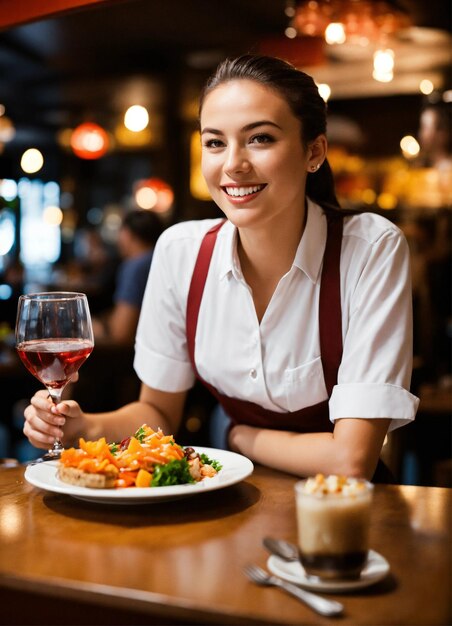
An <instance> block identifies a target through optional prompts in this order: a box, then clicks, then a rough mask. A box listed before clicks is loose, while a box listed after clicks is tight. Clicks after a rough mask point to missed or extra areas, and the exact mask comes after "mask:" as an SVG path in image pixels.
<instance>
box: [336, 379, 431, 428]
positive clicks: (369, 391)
mask: <svg viewBox="0 0 452 626" xmlns="http://www.w3.org/2000/svg"><path fill="white" fill-rule="evenodd" d="M418 405H419V399H418V398H416V396H414V395H413V394H412V393H410V392H409V391H407V390H406V389H403V387H398V386H396V385H389V384H386V385H384V384H383V385H379V384H366V383H356V384H342V385H336V386H335V387H334V389H333V393H332V394H331V398H330V402H329V407H330V415H331V416H332V417H333V420H332V421H334V420H336V419H340V418H350V417H359V418H362V417H365V418H367V419H371V418H389V417H390V418H392V419H391V423H390V426H389V430H390V431H391V430H394V429H396V428H398V427H399V426H404V425H405V424H407V423H408V422H411V421H413V420H414V417H415V415H416V411H417V407H418Z"/></svg>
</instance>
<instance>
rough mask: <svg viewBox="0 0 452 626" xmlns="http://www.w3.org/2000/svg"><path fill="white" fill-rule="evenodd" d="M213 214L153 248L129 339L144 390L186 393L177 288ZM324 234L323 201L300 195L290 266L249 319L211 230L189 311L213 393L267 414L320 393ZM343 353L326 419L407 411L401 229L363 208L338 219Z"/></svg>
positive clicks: (226, 238) (231, 245)
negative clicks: (203, 272)
mask: <svg viewBox="0 0 452 626" xmlns="http://www.w3.org/2000/svg"><path fill="white" fill-rule="evenodd" d="M217 222H218V220H200V221H192V222H184V223H180V224H176V225H175V226H172V227H171V228H169V229H167V230H166V231H165V232H164V233H163V235H162V236H161V237H160V240H159V241H158V243H157V246H156V248H155V251H154V257H153V262H152V266H151V272H150V276H149V280H148V284H147V287H146V292H145V296H144V301H143V305H142V310H141V316H140V322H139V325H138V331H137V337H136V346H135V348H136V355H135V369H136V372H137V374H138V376H139V377H140V379H141V380H142V381H143V382H144V383H145V384H147V385H148V386H150V387H152V388H155V389H159V390H162V391H170V392H177V391H183V390H187V389H189V388H190V387H191V386H192V385H193V383H194V373H193V369H192V366H191V364H190V360H189V357H188V352H187V342H186V332H185V321H186V305H187V295H188V290H189V286H190V280H191V277H192V273H193V269H194V265H195V262H196V258H197V254H198V251H199V247H200V245H201V241H202V238H203V237H204V235H205V233H206V232H207V231H208V230H209V229H210V228H211V227H212V226H213V225H214V224H215V223H217ZM326 234H327V225H326V218H325V216H324V214H323V211H322V209H321V208H320V207H319V206H317V205H316V204H314V203H313V202H311V201H310V200H308V217H307V222H306V227H305V231H304V233H303V236H302V238H301V241H300V244H299V246H298V249H297V252H296V255H295V258H294V261H293V264H292V267H291V269H290V270H289V271H288V272H287V274H285V275H284V276H283V277H282V278H281V280H280V281H279V283H278V285H277V287H276V290H275V292H274V294H273V296H272V299H271V301H270V303H269V305H268V308H267V310H266V311H265V314H264V317H263V318H262V320H261V323H260V324H259V321H258V319H257V316H256V311H255V308H254V303H253V298H252V293H251V290H250V288H249V286H248V285H247V283H246V281H245V279H244V277H243V274H242V272H241V269H240V262H239V258H238V255H237V230H236V228H235V227H234V226H233V225H232V224H231V223H230V222H227V223H226V224H225V225H224V226H223V227H222V228H221V230H220V231H219V233H218V237H217V242H216V245H215V249H214V252H213V256H212V261H211V264H210V269H209V274H208V277H207V281H206V285H205V289H204V295H203V299H202V302H201V307H200V311H199V318H198V327H197V333H196V346H195V362H196V366H197V368H198V371H199V374H200V376H201V377H202V378H203V379H204V380H205V381H206V382H208V383H210V384H211V385H213V386H214V387H216V388H217V389H218V390H219V391H220V392H222V393H224V394H226V395H227V396H231V397H234V398H239V399H243V400H248V401H250V402H254V403H256V404H259V405H260V406H262V407H264V408H266V409H269V410H272V411H275V412H281V413H282V412H287V411H297V410H299V409H302V408H304V407H306V406H310V405H313V404H317V403H318V402H321V401H322V400H326V399H327V392H326V387H325V381H324V377H323V370H322V364H321V358H320V341H319V324H318V303H319V289H320V279H321V269H322V261H323V252H324V249H325V243H326ZM340 274H341V303H342V337H343V346H344V349H343V357H342V362H341V365H340V368H339V372H338V383H337V385H336V386H335V387H334V389H333V393H332V396H331V398H330V401H329V409H330V419H331V421H333V422H334V420H335V419H338V418H347V417H357V418H368V419H370V418H392V422H391V426H390V429H394V428H396V427H398V426H401V425H403V424H405V423H407V422H408V421H410V420H413V419H414V416H415V414H416V409H417V405H418V402H419V401H418V399H417V398H416V397H415V396H413V395H412V394H411V393H410V392H409V391H408V389H409V386H410V378H411V367H412V313H411V307H412V296H411V283H410V267H409V254H408V248H407V244H406V241H405V239H404V237H403V235H402V233H401V232H400V230H399V229H398V228H397V227H396V226H395V225H394V224H392V223H391V222H390V221H388V220H387V219H385V218H383V217H380V216H378V215H376V214H373V213H364V214H361V215H356V216H351V217H345V219H344V234H343V241H342V251H341V266H340Z"/></svg>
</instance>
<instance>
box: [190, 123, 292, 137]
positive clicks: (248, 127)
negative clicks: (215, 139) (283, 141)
mask: <svg viewBox="0 0 452 626" xmlns="http://www.w3.org/2000/svg"><path fill="white" fill-rule="evenodd" d="M259 126H274V127H275V128H278V129H279V130H282V129H281V126H279V125H278V124H275V122H271V121H270V120H259V121H258V122H251V124H247V125H246V126H244V127H243V128H242V129H241V130H242V131H245V132H246V131H249V130H253V129H254V128H258V127H259ZM204 133H211V134H212V135H222V134H223V131H221V130H217V129H216V128H203V130H202V131H201V134H202V135H204Z"/></svg>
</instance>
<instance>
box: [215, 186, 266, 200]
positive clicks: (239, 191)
mask: <svg viewBox="0 0 452 626" xmlns="http://www.w3.org/2000/svg"><path fill="white" fill-rule="evenodd" d="M264 187H266V185H265V184H263V185H252V186H249V187H228V186H224V187H222V189H223V190H224V191H225V192H226V193H227V195H228V196H231V197H233V198H244V197H246V196H251V195H253V194H254V193H257V192H258V191H262V189H264Z"/></svg>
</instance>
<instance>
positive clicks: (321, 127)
mask: <svg viewBox="0 0 452 626" xmlns="http://www.w3.org/2000/svg"><path fill="white" fill-rule="evenodd" d="M200 126H201V137H202V171H203V175H204V177H205V179H206V182H207V185H208V188H209V191H210V194H211V195H212V198H213V199H214V201H215V202H216V203H217V205H218V206H219V207H220V209H221V210H222V212H223V213H224V215H225V217H226V219H225V220H222V219H213V220H197V221H190V222H185V223H181V224H176V225H175V226H172V227H171V228H168V229H167V230H166V231H165V232H164V233H163V235H162V236H161V237H160V239H159V242H158V244H157V246H156V250H155V255H154V258H153V261H152V266H151V271H150V275H149V281H148V284H147V287H146V291H145V296H144V299H143V305H142V312H141V316H140V322H139V325H138V330H137V338H136V342H135V361H134V365H135V369H136V372H137V374H138V376H139V377H140V379H141V381H142V382H141V391H140V396H139V400H138V401H137V402H132V403H130V404H128V405H125V406H122V407H121V408H119V409H117V410H115V411H110V412H104V413H96V414H94V413H92V414H89V413H85V412H83V411H82V409H81V407H80V405H79V404H78V403H76V402H74V401H73V400H69V401H64V402H62V403H60V404H59V405H58V406H56V407H54V406H51V403H50V402H49V400H48V397H47V396H48V394H47V392H45V391H40V392H38V393H37V394H36V395H35V396H34V397H33V398H32V400H31V404H30V405H29V406H28V407H27V408H26V409H25V413H24V415H25V426H24V433H25V435H26V436H27V437H28V438H29V440H30V441H31V442H32V443H33V444H34V445H35V446H37V447H41V448H47V447H48V446H49V444H51V443H52V442H53V440H54V438H55V437H62V438H63V441H66V443H76V442H77V437H80V436H84V437H85V438H89V439H98V438H100V437H106V438H107V440H109V441H120V440H121V439H122V438H124V437H126V436H127V435H130V433H131V432H134V430H136V429H137V428H138V427H139V426H141V424H143V423H147V424H148V425H149V426H151V427H152V428H154V429H156V428H158V427H161V428H162V430H163V431H164V432H165V433H167V434H169V433H177V432H178V429H179V427H180V425H181V420H182V416H183V409H184V405H185V400H186V397H187V392H188V390H189V389H191V388H192V386H193V384H194V382H195V380H196V378H198V379H199V380H200V381H201V382H202V383H204V384H205V385H206V387H207V388H208V389H209V390H210V391H211V392H212V394H213V395H214V396H215V397H216V398H217V399H218V401H219V403H220V404H221V406H222V409H223V416H224V418H225V420H226V422H227V428H226V431H225V433H226V437H225V442H224V444H221V445H226V446H227V447H229V448H231V449H232V450H235V451H237V452H240V453H241V454H243V455H245V456H247V457H249V458H250V459H252V460H253V461H255V462H256V463H261V464H263V465H266V466H269V467H272V468H275V469H278V470H280V471H285V472H290V473H292V474H295V475H297V476H309V475H315V474H317V473H323V474H344V475H351V476H363V477H367V478H369V479H370V478H373V480H375V481H380V482H388V481H390V480H391V477H390V476H388V472H387V471H386V472H385V468H384V466H382V464H381V462H380V461H379V456H380V452H381V449H382V445H383V441H384V438H385V436H386V433H387V431H388V429H389V430H393V429H395V428H398V427H400V426H403V425H405V424H408V423H410V422H411V421H412V420H413V419H414V417H415V414H416V410H417V406H418V399H417V398H416V397H414V396H413V395H412V394H411V393H410V391H409V387H410V377H411V365H412V309H411V307H412V301H411V284H410V265H409V254H408V246H407V244H406V240H405V238H404V237H403V235H402V233H401V231H400V230H399V229H398V228H397V227H396V226H395V225H394V224H392V223H391V222H390V221H389V220H387V219H385V218H384V217H382V216H380V215H376V214H373V213H362V214H351V213H350V212H346V211H343V210H342V209H341V207H340V206H339V203H338V201H337V198H336V195H335V191H334V181H333V176H332V172H331V169H330V167H329V164H328V161H327V159H326V153H327V139H326V134H325V133H326V104H325V102H324V101H323V100H322V98H321V96H320V94H319V92H318V88H317V86H316V85H315V83H314V81H313V79H312V78H311V77H310V76H308V75H307V74H305V73H304V72H301V71H299V70H297V69H296V68H294V67H293V66H291V65H290V64H288V63H285V62H284V61H281V60H279V59H275V58H271V57H260V56H250V55H245V56H242V57H238V58H237V59H227V60H226V61H225V62H223V63H222V64H221V65H220V66H219V67H218V68H217V71H216V73H215V74H214V75H213V76H212V77H211V78H210V79H209V81H208V83H207V85H206V88H205V90H204V92H203V94H202V96H201V107H200ZM212 443H214V445H217V447H221V445H219V444H217V442H216V441H212Z"/></svg>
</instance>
